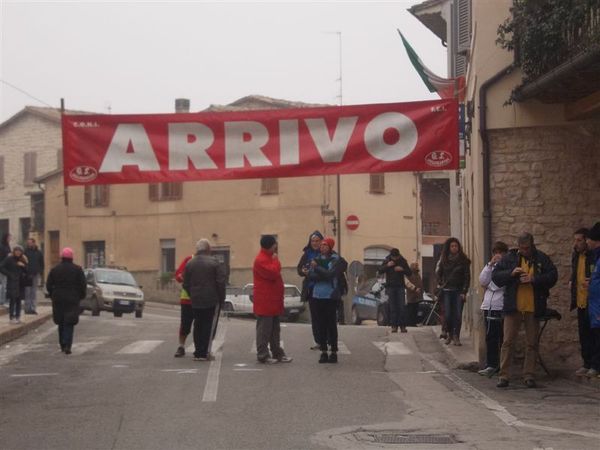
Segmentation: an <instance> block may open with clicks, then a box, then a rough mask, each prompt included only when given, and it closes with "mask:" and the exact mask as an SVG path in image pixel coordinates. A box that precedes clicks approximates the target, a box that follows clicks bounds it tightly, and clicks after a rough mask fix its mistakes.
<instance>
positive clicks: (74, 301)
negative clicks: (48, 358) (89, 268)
mask: <svg viewBox="0 0 600 450" xmlns="http://www.w3.org/2000/svg"><path fill="white" fill-rule="evenodd" d="M60 256H61V262H60V263H58V264H57V265H56V266H55V267H53V268H52V270H51V271H50V273H49V274H48V278H47V280H46V290H47V291H48V294H49V295H50V298H51V299H52V318H53V319H54V323H55V324H56V325H58V342H59V343H60V349H61V351H63V352H64V353H65V354H66V355H70V354H71V345H73V331H74V328H75V325H77V323H78V322H79V302H80V301H81V300H82V299H83V298H84V297H85V294H86V282H85V275H84V273H83V270H82V269H81V267H79V266H78V265H76V264H73V249H71V248H69V247H65V248H63V250H62V252H61V255H60Z"/></svg>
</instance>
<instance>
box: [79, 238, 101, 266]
mask: <svg viewBox="0 0 600 450" xmlns="http://www.w3.org/2000/svg"><path fill="white" fill-rule="evenodd" d="M83 249H84V252H85V266H86V267H102V266H104V264H105V263H106V256H105V255H106V252H105V246H104V241H86V242H84V243H83Z"/></svg>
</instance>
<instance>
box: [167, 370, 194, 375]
mask: <svg viewBox="0 0 600 450" xmlns="http://www.w3.org/2000/svg"><path fill="white" fill-rule="evenodd" d="M161 372H177V375H181V374H183V373H198V369H163V370H161Z"/></svg>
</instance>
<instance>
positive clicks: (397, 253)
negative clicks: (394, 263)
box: [390, 248, 400, 258]
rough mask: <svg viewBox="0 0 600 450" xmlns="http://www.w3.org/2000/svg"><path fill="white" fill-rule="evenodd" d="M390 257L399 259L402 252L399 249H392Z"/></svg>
mask: <svg viewBox="0 0 600 450" xmlns="http://www.w3.org/2000/svg"><path fill="white" fill-rule="evenodd" d="M390 256H392V257H394V258H397V257H398V256H400V250H398V249H397V248H393V249H391V250H390Z"/></svg>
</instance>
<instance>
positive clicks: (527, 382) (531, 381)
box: [525, 378, 537, 389]
mask: <svg viewBox="0 0 600 450" xmlns="http://www.w3.org/2000/svg"><path fill="white" fill-rule="evenodd" d="M525 386H527V387H528V388H531V389H532V388H536V387H537V384H536V382H535V380H534V379H533V378H528V379H527V380H525Z"/></svg>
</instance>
